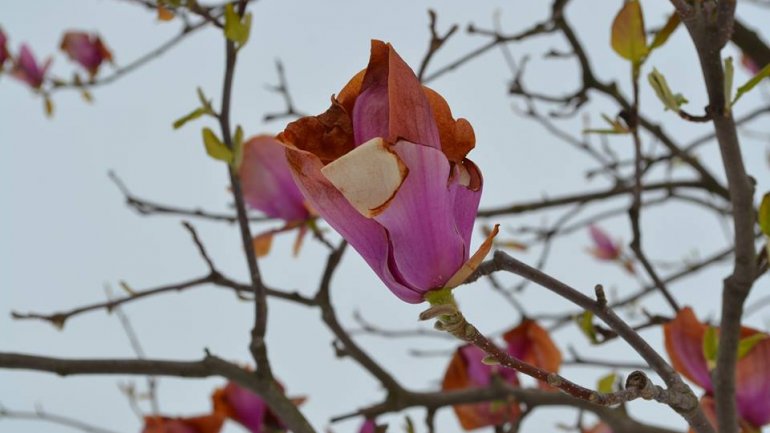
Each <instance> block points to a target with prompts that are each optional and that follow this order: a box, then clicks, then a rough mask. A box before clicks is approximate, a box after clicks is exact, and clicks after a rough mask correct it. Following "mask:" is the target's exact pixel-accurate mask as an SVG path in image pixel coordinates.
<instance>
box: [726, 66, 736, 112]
mask: <svg viewBox="0 0 770 433" xmlns="http://www.w3.org/2000/svg"><path fill="white" fill-rule="evenodd" d="M734 74H735V68H734V67H733V58H732V57H728V58H726V59H725V82H724V86H725V89H724V90H725V109H726V110H728V111H729V110H730V106H731V105H732V103H731V102H730V101H732V99H733V75H734Z"/></svg>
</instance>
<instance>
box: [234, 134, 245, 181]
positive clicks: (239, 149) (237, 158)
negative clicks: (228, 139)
mask: <svg viewBox="0 0 770 433" xmlns="http://www.w3.org/2000/svg"><path fill="white" fill-rule="evenodd" d="M242 161H243V128H241V125H238V126H237V127H236V128H235V134H234V135H233V168H234V169H236V170H238V168H239V167H240V166H241V162H242Z"/></svg>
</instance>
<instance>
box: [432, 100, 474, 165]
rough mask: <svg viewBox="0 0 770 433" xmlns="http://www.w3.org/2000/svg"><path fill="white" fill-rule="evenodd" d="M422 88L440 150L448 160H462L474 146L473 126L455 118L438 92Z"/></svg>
mask: <svg viewBox="0 0 770 433" xmlns="http://www.w3.org/2000/svg"><path fill="white" fill-rule="evenodd" d="M422 89H423V91H424V92H425V96H427V97H428V103H429V104H430V108H431V110H432V111H433V119H434V120H435V121H436V126H437V127H438V135H439V139H440V140H441V150H443V151H444V155H446V157H447V159H448V160H450V161H452V162H454V163H460V162H462V160H463V159H464V158H465V156H466V155H467V154H468V152H470V151H471V149H473V148H474V147H475V146H476V135H475V134H474V133H473V127H472V126H471V124H470V123H468V121H467V120H465V119H462V118H461V119H457V120H455V119H454V117H452V110H451V109H450V108H449V104H447V102H446V100H445V99H444V97H442V96H441V95H439V94H438V92H436V91H435V90H433V89H431V88H430V87H425V86H423V88H422Z"/></svg>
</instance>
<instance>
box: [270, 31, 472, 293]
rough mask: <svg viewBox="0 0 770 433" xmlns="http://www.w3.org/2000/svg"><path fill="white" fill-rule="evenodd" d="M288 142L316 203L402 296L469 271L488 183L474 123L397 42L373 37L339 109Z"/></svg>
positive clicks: (296, 130)
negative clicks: (476, 160)
mask: <svg viewBox="0 0 770 433" xmlns="http://www.w3.org/2000/svg"><path fill="white" fill-rule="evenodd" d="M278 139H279V140H281V141H282V142H283V143H284V144H286V146H287V150H286V155H287V157H288V160H289V165H290V166H291V169H292V172H293V174H294V178H295V179H296V181H297V184H298V186H299V188H300V190H302V192H303V193H304V195H305V197H306V198H307V200H308V201H309V202H310V204H311V205H312V207H313V209H314V210H316V211H317V212H318V214H319V215H320V216H321V217H323V219H324V220H326V222H328V223H329V225H331V226H332V227H333V228H334V229H335V230H337V231H338V232H339V233H340V234H341V235H342V237H344V238H345V239H346V240H347V241H348V242H349V243H350V245H351V246H352V247H353V248H355V249H356V251H358V252H359V253H360V254H361V256H362V257H363V258H364V260H366V262H367V263H368V264H369V266H370V267H371V268H372V269H373V270H374V272H375V273H376V274H377V275H378V276H379V277H380V279H382V281H383V282H384V283H385V285H386V286H387V287H388V288H389V289H390V290H391V291H392V292H393V293H394V294H395V295H396V296H398V297H399V298H401V299H402V300H404V301H406V302H410V303H419V302H422V301H423V298H424V295H425V294H426V293H427V292H428V291H430V290H433V289H439V288H442V287H445V286H446V285H447V283H448V282H449V281H450V279H451V278H452V277H453V276H454V275H455V273H457V272H458V271H459V270H461V268H464V266H463V265H464V264H466V261H467V260H468V257H469V252H470V245H471V233H472V231H473V223H474V219H475V216H476V210H477V209H478V204H479V199H480V197H481V187H482V179H481V172H480V171H479V169H478V168H477V167H476V165H475V164H473V163H472V162H471V161H469V160H468V159H466V158H465V155H466V154H467V153H468V152H469V151H470V150H471V149H472V148H473V147H474V143H475V137H474V134H473V129H472V128H471V126H470V124H469V123H468V122H467V121H466V120H465V119H458V120H455V119H454V118H453V117H452V113H451V111H450V109H449V106H448V105H447V103H446V101H444V99H443V98H442V97H441V96H440V95H439V94H438V93H436V92H434V91H433V90H431V89H429V88H427V87H423V86H421V85H420V82H419V80H418V79H417V77H416V76H415V75H414V72H412V70H411V69H409V66H407V64H406V63H405V62H404V61H403V60H402V59H401V57H399V55H398V54H397V53H396V51H395V50H394V49H393V47H391V46H390V44H385V43H383V42H381V41H372V50H371V57H370V59H369V65H368V66H367V68H366V70H364V71H362V72H360V73H358V74H357V75H355V76H354V77H353V78H352V79H351V80H350V82H349V83H348V84H347V85H346V86H345V87H344V88H343V89H342V91H341V92H340V93H339V95H338V96H336V97H332V105H331V107H330V108H329V109H328V110H327V111H326V112H325V113H323V114H321V115H319V116H315V117H304V118H302V119H299V120H297V121H295V122H292V123H291V124H289V125H288V126H287V128H286V130H285V131H283V133H281V134H279V136H278ZM453 281H454V280H453Z"/></svg>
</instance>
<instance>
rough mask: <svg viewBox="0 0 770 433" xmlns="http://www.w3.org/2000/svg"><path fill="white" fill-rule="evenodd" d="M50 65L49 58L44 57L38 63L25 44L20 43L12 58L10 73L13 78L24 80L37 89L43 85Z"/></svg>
mask: <svg viewBox="0 0 770 433" xmlns="http://www.w3.org/2000/svg"><path fill="white" fill-rule="evenodd" d="M50 66H51V58H48V59H46V61H45V62H43V64H42V65H39V64H38V63H37V60H35V56H34V55H33V54H32V50H30V49H29V47H28V46H27V44H21V49H20V50H19V55H18V56H17V57H16V58H15V59H14V64H13V70H12V72H11V73H12V74H13V76H14V77H15V78H17V79H19V80H21V81H24V82H25V83H27V84H28V85H29V86H30V87H32V88H33V89H39V88H40V86H42V85H43V81H44V80H45V74H46V72H47V71H48V68H49V67H50Z"/></svg>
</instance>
